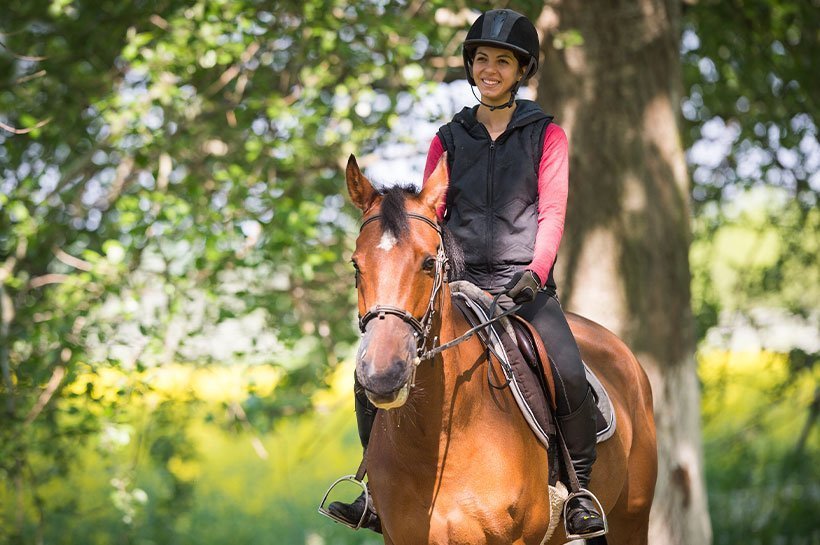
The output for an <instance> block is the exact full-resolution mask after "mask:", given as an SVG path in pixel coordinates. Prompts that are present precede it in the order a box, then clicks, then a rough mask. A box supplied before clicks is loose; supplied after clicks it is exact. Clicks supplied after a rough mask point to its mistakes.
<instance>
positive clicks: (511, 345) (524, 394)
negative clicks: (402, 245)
mask: <svg viewBox="0 0 820 545" xmlns="http://www.w3.org/2000/svg"><path fill="white" fill-rule="evenodd" d="M450 291H451V293H452V295H453V302H454V304H455V306H456V307H457V308H458V309H459V310H461V312H462V314H463V315H464V317H465V318H466V319H467V321H468V322H469V323H470V324H471V325H472V326H475V325H478V324H480V323H484V322H486V321H489V319H490V317H489V316H488V312H489V307H490V305H491V303H492V297H490V295H489V294H487V293H486V292H485V291H484V290H482V289H481V288H479V287H477V286H475V285H474V284H472V283H470V282H466V281H454V282H450ZM496 310H497V312H496V314H500V313H501V311H502V310H501V309H500V308H497V309H496ZM487 330H488V331H486V332H485V333H483V334H481V335H480V337H481V339H482V341H483V342H484V343H485V345H486V346H487V347H488V350H490V351H491V352H493V354H494V355H495V356H496V358H497V359H498V362H499V365H500V366H501V370H502V372H503V374H504V377H505V380H506V381H508V382H509V386H510V390H511V391H512V393H513V397H514V398H515V401H516V404H517V405H518V407H519V409H520V410H521V414H522V415H523V416H524V419H525V420H526V421H527V423H528V424H529V426H530V428H531V429H532V431H533V433H534V434H535V436H536V437H537V438H538V440H539V441H540V442H541V443H543V444H544V446H545V447H546V448H547V449H548V450H549V448H550V437H551V436H554V435H555V430H556V424H555V409H556V391H555V379H554V375H553V371H552V368H553V365H554V364H553V363H552V362H551V360H550V359H549V355H548V352H547V349H546V347H545V346H544V344H543V342H542V340H541V336H540V335H539V334H538V332H537V331H536V330H535V328H534V327H533V326H532V324H530V323H529V322H527V321H526V320H525V319H523V318H522V317H520V316H517V315H515V314H511V315H509V316H507V317H506V318H504V319H502V320H499V321H498V322H496V323H495V324H493V325H492V327H489V328H487ZM584 371H585V372H586V376H587V382H588V383H589V385H590V386H591V387H592V391H593V395H594V396H595V399H596V402H597V406H598V413H597V436H598V437H597V441H598V442H599V443H600V442H602V441H605V440H607V439H609V438H610V437H611V436H612V435H613V434H614V433H615V425H616V422H615V411H614V409H613V405H612V402H611V400H610V399H609V394H608V393H607V392H606V390H605V389H604V387H603V385H602V384H601V382H600V381H599V380H598V377H596V376H595V374H594V373H593V372H592V371H591V370H590V368H589V366H588V365H587V364H586V363H585V362H584Z"/></svg>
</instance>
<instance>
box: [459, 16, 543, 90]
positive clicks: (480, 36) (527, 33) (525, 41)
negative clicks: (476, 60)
mask: <svg viewBox="0 0 820 545" xmlns="http://www.w3.org/2000/svg"><path fill="white" fill-rule="evenodd" d="M480 45H488V46H491V47H499V48H502V49H509V50H511V51H513V52H515V53H517V54H518V55H519V56H520V57H523V59H524V60H525V61H526V62H524V63H522V65H523V66H525V67H527V66H528V67H529V69H528V70H527V72H526V73H525V74H524V80H527V79H529V78H531V77H532V76H533V75H534V74H535V72H536V71H538V53H539V43H538V32H536V30H535V26H533V24H532V23H531V22H530V20H529V19H527V18H526V17H525V16H523V15H521V14H520V13H518V12H517V11H513V10H511V9H493V10H490V11H487V12H484V13H482V14H481V15H480V16H479V18H478V19H476V21H475V23H473V26H472V27H470V30H469V32H467V38H465V40H464V47H463V48H462V53H461V54H462V55H463V57H464V69H465V70H466V71H467V81H469V82H470V85H475V80H473V75H472V73H471V72H472V64H473V57H474V56H475V50H476V48H477V47H478V46H480Z"/></svg>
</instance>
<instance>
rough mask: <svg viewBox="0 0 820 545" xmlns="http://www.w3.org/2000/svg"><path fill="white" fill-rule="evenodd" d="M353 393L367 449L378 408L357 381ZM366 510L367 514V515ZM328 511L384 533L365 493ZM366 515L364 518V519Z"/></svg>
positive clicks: (337, 504) (363, 444)
mask: <svg viewBox="0 0 820 545" xmlns="http://www.w3.org/2000/svg"><path fill="white" fill-rule="evenodd" d="M353 393H354V396H355V399H356V404H355V406H356V424H357V425H358V428H359V440H360V441H361V443H362V448H363V449H367V445H368V443H370V430H371V429H373V422H374V421H375V420H376V407H374V406H373V404H372V403H370V400H369V399H367V395H365V392H364V388H363V387H362V386H361V385H360V384H359V381H358V380H357V381H356V382H355V383H354V385H353ZM365 509H366V510H367V513H366V514H365V513H364V512H365ZM327 510H328V511H330V512H331V513H332V514H333V515H334V516H336V517H338V518H340V519H342V520H345V521H347V522H348V523H349V524H350V525H351V526H354V527H355V526H357V525H358V524H359V521H362V525H361V527H362V528H367V529H368V530H373V531H374V532H376V533H379V534H380V533H382V523H381V521H380V520H379V516H378V515H377V514H376V510H375V509H373V504H372V502H371V503H370V504H368V502H367V499H366V498H365V495H364V492H362V493H361V494H360V495H359V497H358V498H356V499H355V500H354V501H353V503H344V502H340V501H334V502H333V503H331V504H330V505H328V506H327ZM362 514H364V518H362Z"/></svg>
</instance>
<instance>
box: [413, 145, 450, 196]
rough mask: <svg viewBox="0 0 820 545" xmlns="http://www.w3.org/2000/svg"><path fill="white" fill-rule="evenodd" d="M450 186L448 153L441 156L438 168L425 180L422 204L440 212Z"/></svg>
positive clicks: (422, 190) (421, 194)
mask: <svg viewBox="0 0 820 545" xmlns="http://www.w3.org/2000/svg"><path fill="white" fill-rule="evenodd" d="M448 185H450V175H449V173H448V172H447V152H444V153H442V154H441V158H440V159H439V160H438V164H436V168H435V169H433V172H431V173H430V176H428V177H427V179H426V180H424V184H423V185H422V188H421V193H420V195H419V197H420V198H421V200H422V202H424V204H426V205H427V206H429V207H430V208H432V209H433V210H436V211H438V209H439V208H440V207H441V205H442V204H444V198H445V197H446V195H447V186H448Z"/></svg>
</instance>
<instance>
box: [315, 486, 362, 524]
mask: <svg viewBox="0 0 820 545" xmlns="http://www.w3.org/2000/svg"><path fill="white" fill-rule="evenodd" d="M343 482H351V483H355V484H357V485H359V486H360V487H361V488H362V490H364V510H363V511H362V518H360V519H359V523H358V524H355V525H354V524H352V523H350V522H348V521H346V520H345V519H343V518H340V517H337V516H336V515H334V514H333V513H331V512H330V511H328V510H327V508H326V507H325V503H326V502H327V498H328V496H330V492H331V491H332V490H333V489H334V488H336V487H337V486H338V485H339V484H341V483H343ZM371 505H372V504H371V503H370V492H368V490H367V485H366V484H364V481H360V480H359V479H357V478H356V476H355V475H345V476H344V477H340V478H338V479H336V480H335V481H334V482H333V484H331V485H330V488H328V489H327V492H325V497H324V498H322V503H320V504H319V509H318V511H319V514H320V515H324V516H326V517H327V518H329V519H330V520H332V521H334V522H338V523H339V524H344V525H345V526H347V527H348V528H351V529H353V530H359V529H361V528H362V524H364V519H365V517H367V514H368V512H369V511H370V508H371Z"/></svg>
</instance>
